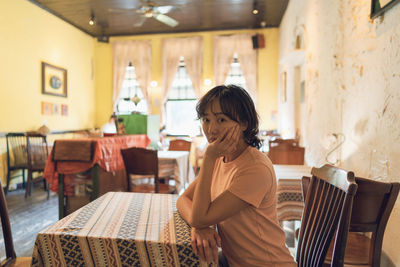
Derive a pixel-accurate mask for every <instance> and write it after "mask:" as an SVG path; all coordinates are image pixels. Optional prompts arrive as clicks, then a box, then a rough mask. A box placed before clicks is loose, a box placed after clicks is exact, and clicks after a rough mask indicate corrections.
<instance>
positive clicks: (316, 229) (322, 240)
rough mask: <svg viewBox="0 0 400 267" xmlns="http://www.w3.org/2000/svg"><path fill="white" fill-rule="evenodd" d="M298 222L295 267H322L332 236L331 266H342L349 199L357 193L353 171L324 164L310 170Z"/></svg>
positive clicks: (351, 204) (349, 206) (348, 216)
mask: <svg viewBox="0 0 400 267" xmlns="http://www.w3.org/2000/svg"><path fill="white" fill-rule="evenodd" d="M311 174H312V178H311V182H310V185H309V187H308V190H307V191H308V192H307V194H306V199H305V206H304V212H303V216H302V220H301V227H300V234H299V243H298V246H297V253H296V261H297V265H298V266H299V267H317V266H322V265H323V263H324V260H325V256H326V253H327V251H328V248H329V245H330V244H331V241H332V240H333V238H334V234H335V233H336V237H335V245H334V250H333V258H332V262H331V266H334V267H340V266H343V259H344V252H345V249H346V241H347V234H348V230H349V224H350V214H351V210H352V206H353V198H354V195H355V193H356V191H357V184H356V183H355V181H354V174H353V172H346V171H345V170H342V169H339V168H336V167H334V166H331V165H324V166H323V167H321V168H313V169H312V170H311Z"/></svg>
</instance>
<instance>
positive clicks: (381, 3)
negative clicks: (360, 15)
mask: <svg viewBox="0 0 400 267" xmlns="http://www.w3.org/2000/svg"><path fill="white" fill-rule="evenodd" d="M396 3H400V0H372V1H371V15H370V17H371V19H373V18H376V17H377V16H380V15H382V14H383V13H384V12H385V11H387V10H388V9H390V8H391V7H392V6H394V5H395V4H396Z"/></svg>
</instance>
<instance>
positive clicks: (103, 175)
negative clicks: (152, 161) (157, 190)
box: [44, 135, 150, 218]
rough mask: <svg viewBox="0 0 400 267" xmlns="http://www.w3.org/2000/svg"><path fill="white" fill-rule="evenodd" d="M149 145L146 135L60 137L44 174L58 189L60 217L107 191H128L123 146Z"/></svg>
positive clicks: (52, 187) (52, 186)
mask: <svg viewBox="0 0 400 267" xmlns="http://www.w3.org/2000/svg"><path fill="white" fill-rule="evenodd" d="M149 144H150V139H149V138H148V137H147V136H146V135H122V136H112V137H104V138H84V139H61V140H56V141H55V143H54V147H53V149H52V151H51V153H50V155H49V157H48V160H47V163H46V168H45V170H44V177H45V178H46V180H47V181H48V182H49V183H50V184H51V190H53V191H55V192H58V195H59V217H60V218H62V217H64V215H65V214H69V213H71V212H73V211H75V210H77V209H78V208H80V207H82V206H84V205H85V204H87V203H89V202H90V201H91V200H93V199H96V198H97V197H99V196H101V195H103V194H105V193H106V192H110V191H127V189H128V181H127V179H126V173H125V165H124V162H123V160H122V155H121V148H127V147H133V146H136V147H147V146H148V145H149ZM59 183H60V184H59Z"/></svg>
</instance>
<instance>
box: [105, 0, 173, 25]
mask: <svg viewBox="0 0 400 267" xmlns="http://www.w3.org/2000/svg"><path fill="white" fill-rule="evenodd" d="M139 1H140V2H141V3H142V5H140V6H139V7H137V8H127V9H122V11H127V10H136V13H138V14H140V18H139V20H138V21H136V22H135V23H134V24H133V26H135V27H140V26H142V25H143V23H144V22H145V21H146V19H148V18H154V19H156V20H158V21H160V22H162V23H164V24H166V25H168V26H170V27H175V26H177V25H178V24H179V23H178V21H176V20H175V19H173V18H171V17H169V16H167V15H165V14H167V13H168V12H170V11H171V10H174V9H176V7H175V6H170V5H168V6H159V5H158V4H157V3H155V2H152V1H146V0H139ZM111 11H115V9H112V10H111ZM116 11H121V9H118V10H116Z"/></svg>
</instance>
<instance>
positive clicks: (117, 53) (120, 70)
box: [112, 40, 151, 113]
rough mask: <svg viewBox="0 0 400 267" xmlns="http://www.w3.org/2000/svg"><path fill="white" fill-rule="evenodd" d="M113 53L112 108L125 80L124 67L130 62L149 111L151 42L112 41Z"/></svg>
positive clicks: (116, 102) (114, 106)
mask: <svg viewBox="0 0 400 267" xmlns="http://www.w3.org/2000/svg"><path fill="white" fill-rule="evenodd" d="M112 53H113V110H116V106H117V104H118V101H119V96H120V93H121V90H122V85H123V83H124V80H125V75H126V67H127V66H128V64H129V62H132V65H133V67H135V73H136V79H137V81H138V83H139V86H140V88H141V89H142V92H143V96H144V97H145V98H146V101H147V103H148V105H147V107H148V112H149V113H150V108H151V105H150V95H149V91H148V87H149V85H150V81H151V43H150V41H134V40H126V41H115V42H113V43H112Z"/></svg>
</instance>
